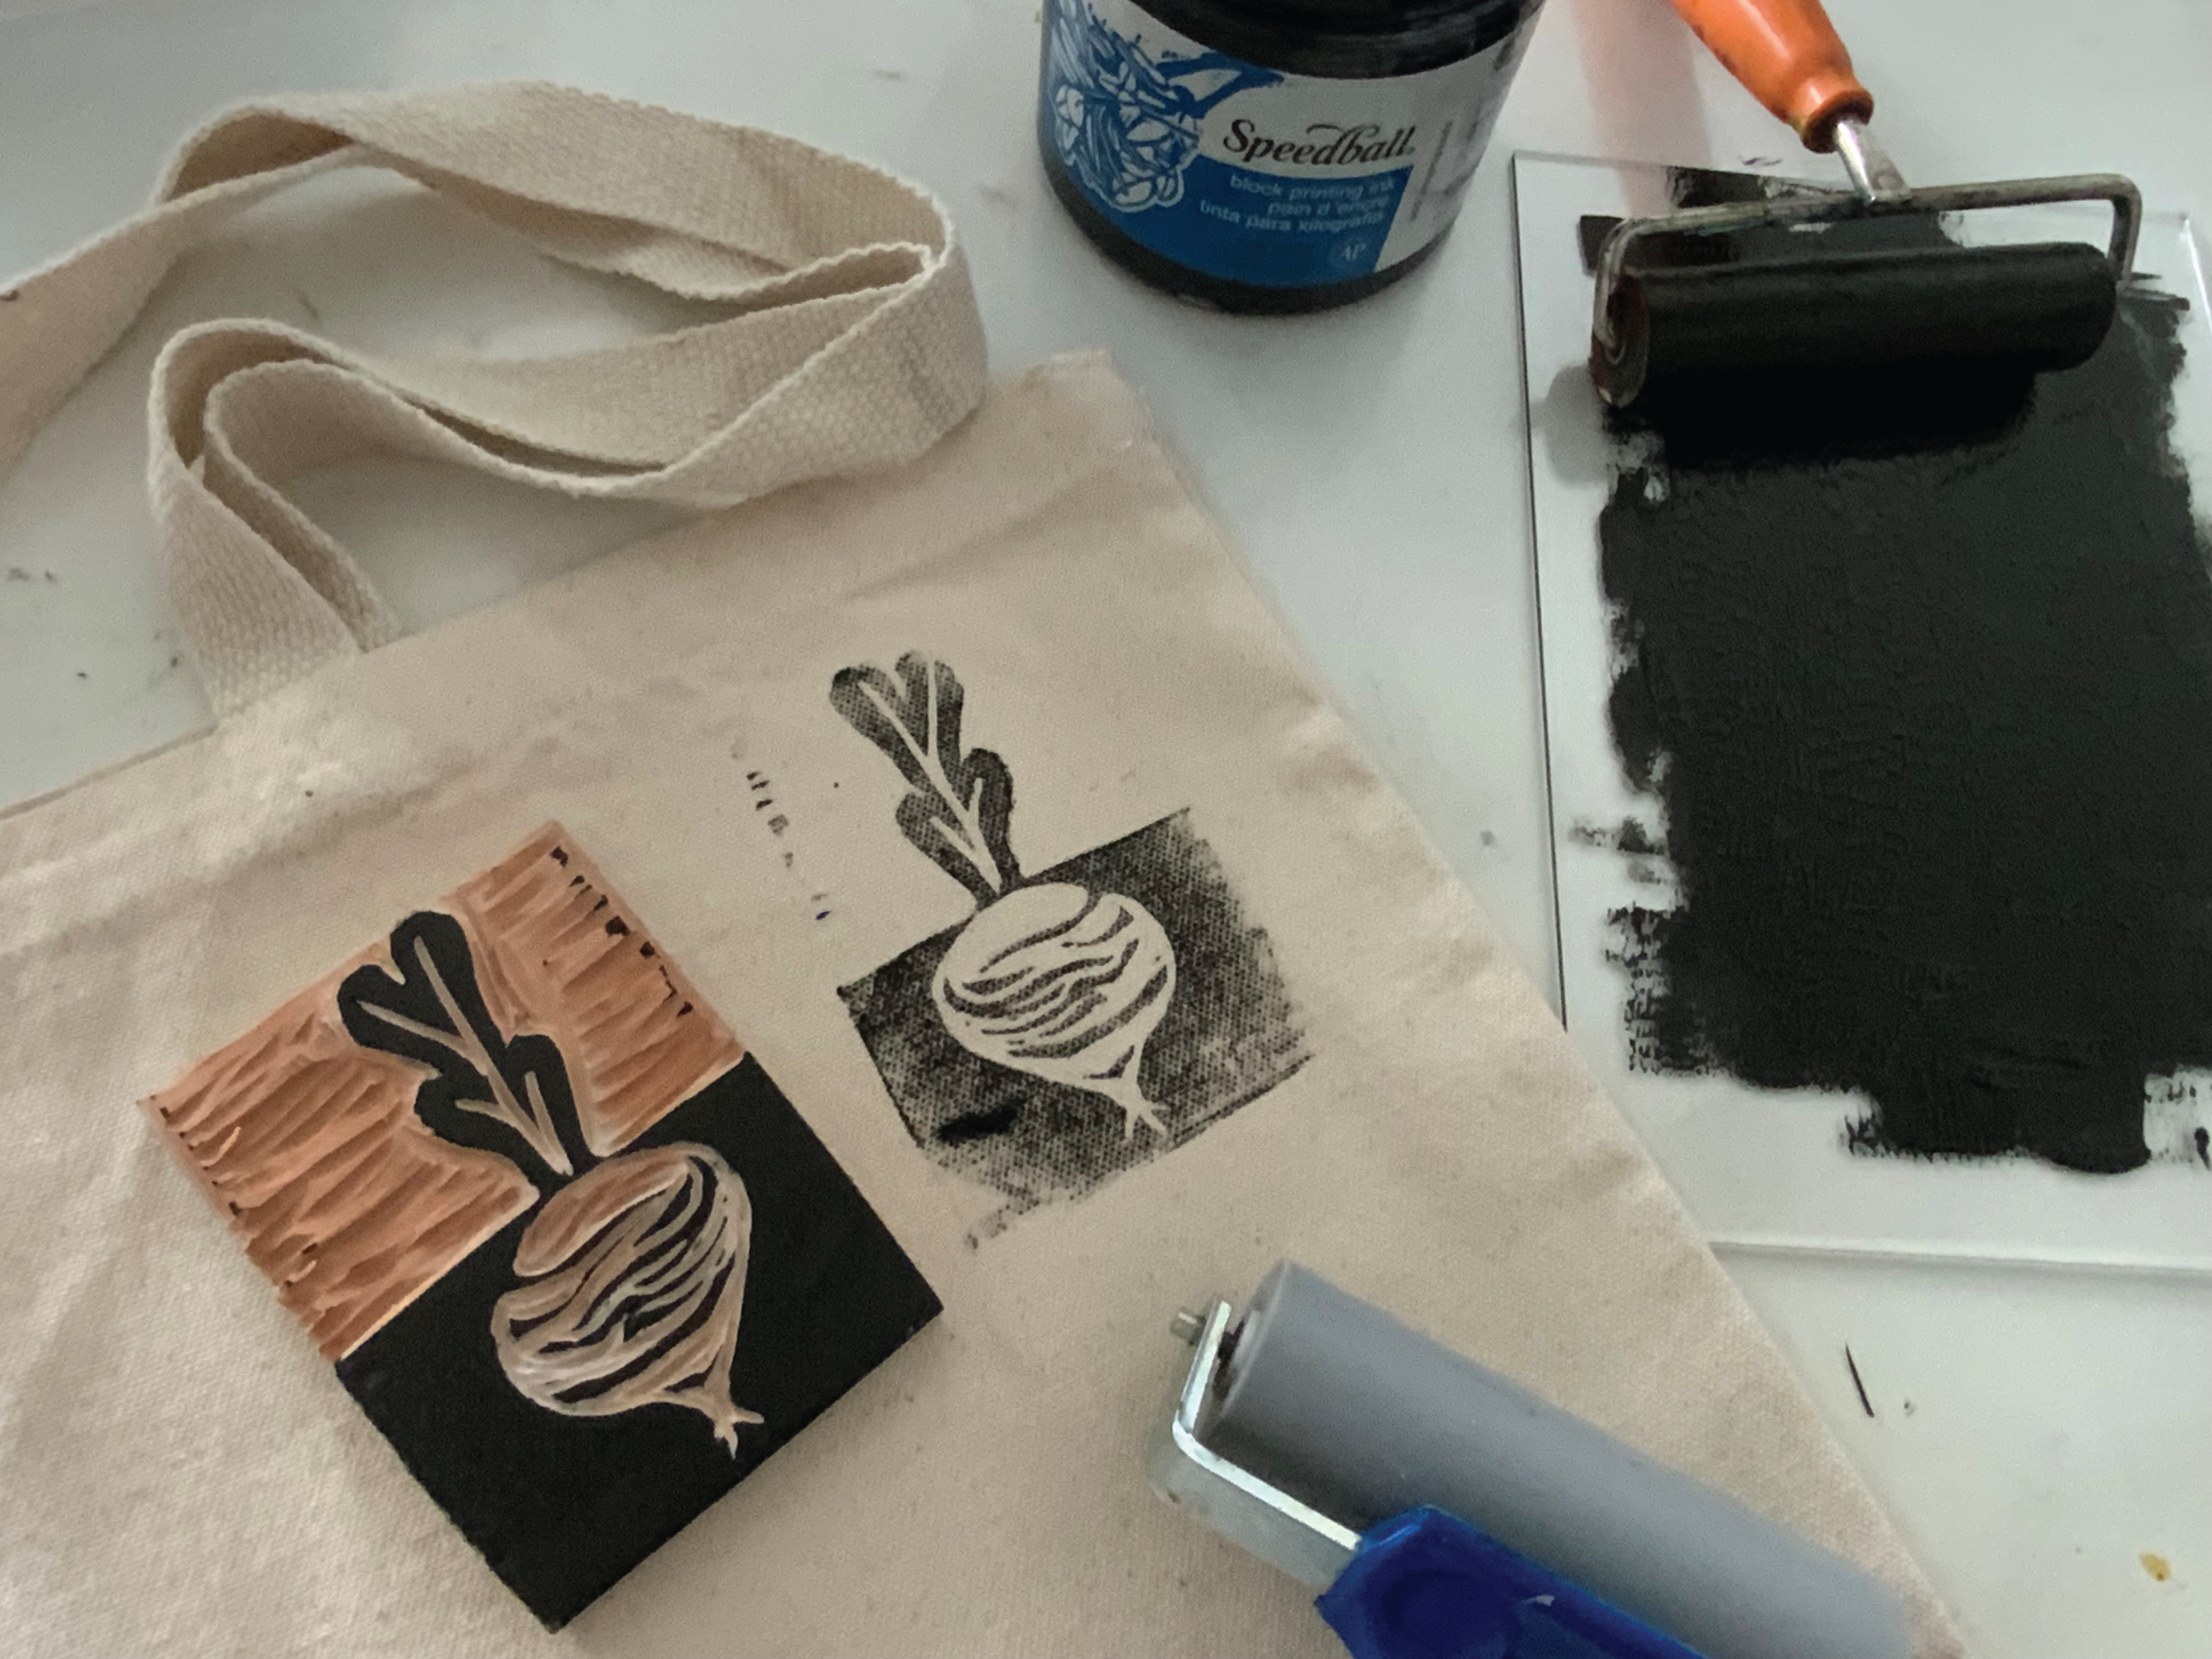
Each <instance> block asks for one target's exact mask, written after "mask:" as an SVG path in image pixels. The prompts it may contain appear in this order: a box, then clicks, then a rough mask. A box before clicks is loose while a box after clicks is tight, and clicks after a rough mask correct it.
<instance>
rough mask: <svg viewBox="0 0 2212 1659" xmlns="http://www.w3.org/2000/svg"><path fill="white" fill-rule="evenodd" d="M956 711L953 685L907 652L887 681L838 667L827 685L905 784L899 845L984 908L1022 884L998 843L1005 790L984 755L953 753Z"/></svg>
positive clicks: (1002, 770)
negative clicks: (909, 846)
mask: <svg viewBox="0 0 2212 1659" xmlns="http://www.w3.org/2000/svg"><path fill="white" fill-rule="evenodd" d="M829 702H830V706H831V707H832V708H836V711H837V712H838V713H839V714H842V715H843V716H844V717H845V718H846V720H848V721H850V722H851V723H852V726H853V727H854V730H856V731H857V732H860V735H861V736H862V737H864V738H867V740H868V741H869V742H870V743H872V744H875V745H876V747H877V748H878V749H880V750H883V751H884V753H885V754H886V755H888V756H890V759H891V763H892V764H893V765H894V766H896V767H897V768H898V769H899V771H900V773H901V774H902V775H903V776H904V777H905V779H906V781H907V785H908V794H907V797H906V799H904V800H902V801H901V802H900V803H899V804H898V826H899V828H900V829H902V830H904V831H905V832H906V838H907V839H908V841H910V842H913V843H914V844H915V846H916V847H918V848H921V851H922V853H923V854H925V855H926V856H927V858H929V859H930V860H932V861H933V862H934V863H935V864H936V865H937V866H938V867H939V869H941V870H943V871H944V872H945V873H946V874H947V875H949V876H951V878H953V879H954V880H955V881H957V882H958V883H959V884H961V885H962V886H963V887H965V888H966V889H967V890H969V892H971V893H973V894H974V895H975V898H976V902H978V903H981V904H988V903H989V902H991V901H992V900H993V899H994V898H996V897H998V896H999V895H1000V894H1001V893H1003V892H1006V890H1009V889H1010V888H1012V887H1015V886H1018V885H1019V884H1020V882H1021V878H1022V872H1021V868H1020V866H1018V865H1017V864H1016V863H1015V862H1014V854H1013V848H1012V846H1011V845H1010V844H1009V842H1008V841H1007V839H1006V834H1007V827H1008V825H1009V823H1011V822H1012V817H1013V811H1014V781H1013V779H1012V776H1010V775H1008V773H1007V771H1006V763H1005V762H1004V761H1002V760H1000V758H999V757H997V756H996V755H994V754H993V753H992V752H991V751H990V750H987V749H975V750H965V751H963V750H962V748H961V746H960V716H961V712H962V708H963V704H964V703H965V702H966V693H965V692H963V690H962V689H961V685H960V680H959V677H958V676H957V675H956V674H954V673H953V671H951V669H950V668H948V667H946V666H945V665H944V664H943V663H939V662H932V661H930V660H929V659H927V658H925V657H921V656H917V655H915V653H912V652H909V653H907V654H906V655H905V656H903V657H901V658H900V659H899V661H898V671H897V678H896V679H894V678H892V677H891V676H890V675H889V674H886V673H884V671H883V670H881V669H880V668H848V669H844V670H842V671H840V672H839V673H838V675H837V676H836V678H835V679H833V680H832V681H831V682H830V684H829Z"/></svg>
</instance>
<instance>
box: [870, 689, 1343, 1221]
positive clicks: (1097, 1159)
mask: <svg viewBox="0 0 2212 1659" xmlns="http://www.w3.org/2000/svg"><path fill="white" fill-rule="evenodd" d="M830 702H831V703H832V704H833V705H834V707H835V708H836V710H837V712H838V713H839V714H842V716H843V717H844V718H845V720H847V721H848V722H849V723H850V724H851V726H853V727H854V730H855V731H857V732H859V733H860V735H861V736H862V737H864V738H866V739H867V740H868V741H869V742H870V743H872V744H874V745H875V746H876V748H877V749H878V750H881V751H882V752H883V754H884V757H886V758H887V759H888V760H889V761H890V763H891V765H892V766H894V767H895V768H896V769H897V772H898V775H899V776H900V778H901V779H902V781H903V782H904V784H905V786H906V792H905V793H904V794H903V795H902V797H901V798H900V799H899V800H898V803H897V805H896V809H895V812H894V817H895V821H896V826H897V828H898V829H899V830H900V831H902V833H903V834H904V836H905V838H906V840H907V841H908V842H910V843H911V844H912V846H913V847H914V848H915V849H916V850H918V851H919V852H921V854H923V856H925V857H926V858H927V859H928V860H930V861H931V862H932V863H933V864H934V865H936V866H937V867H938V868H939V870H941V871H942V872H944V873H945V876H947V877H948V878H951V879H952V880H954V881H957V882H958V883H959V884H961V885H962V886H963V887H964V888H966V889H967V890H968V891H969V894H970V895H971V896H973V898H974V900H975V913H974V914H973V915H970V916H969V918H968V919H967V920H966V921H963V922H962V923H961V924H960V925H959V926H957V927H951V928H948V929H946V930H945V931H944V932H942V933H938V934H936V935H935V936H934V937H933V938H930V939H924V940H922V941H921V943H920V944H918V945H915V946H913V947H912V948H911V949H910V950H908V951H904V952H902V954H900V955H899V956H897V957H895V958H893V959H892V960H891V961H890V962H888V963H884V965H883V966H882V967H880V968H878V969H877V970H876V971H875V972H873V973H872V974H870V975H867V976H866V977H865V978H863V979H860V980H858V981H854V983H852V984H849V985H846V986H843V987H840V994H841V995H842V997H843V998H844V1000H845V1003H846V1006H847V1007H848V1010H849V1011H850V1012H851V1014H852V1018H853V1023H854V1025H855V1026H856V1027H857V1028H858V1029H859V1030H860V1036H861V1037H862V1039H863V1040H864V1041H865V1042H866V1044H867V1046H868V1051H869V1053H870V1054H871V1055H872V1057H873V1059H874V1060H875V1064H876V1068H877V1070H878V1073H880V1074H881V1075H882V1077H883V1079H884V1085H885V1086H886V1087H887V1088H888V1089H889V1090H890V1095H891V1098H892V1101H893V1102H894V1103H896V1106H897V1108H898V1110H899V1113H900V1115H902V1117H903V1118H904V1120H905V1122H906V1127H907V1129H908V1133H910V1134H912V1136H913V1137H914V1139H915V1144H916V1145H917V1146H920V1147H921V1149H922V1150H923V1151H924V1152H927V1154H928V1155H929V1156H930V1157H932V1158H935V1159H936V1160H937V1161H938V1162H939V1163H940V1164H944V1165H945V1167H947V1168H949V1169H951V1170H956V1171H957V1172H959V1173H961V1174H963V1175H964V1176H969V1177H970V1178H972V1179H974V1180H975V1181H978V1182H982V1183H984V1184H986V1185H987V1186H988V1187H990V1188H995V1189H996V1190H997V1191H998V1192H999V1193H1000V1194H1003V1195H1004V1197H1005V1199H1006V1204H1005V1205H1004V1206H1003V1207H1002V1208H1001V1210H1000V1212H998V1219H999V1220H1000V1222H1003V1221H1004V1220H1005V1219H1006V1218H1011V1217H1012V1216H1013V1215H1016V1214H1018V1213H1019V1212H1022V1211H1024V1210H1026V1209H1028V1208H1030V1207H1032V1206H1035V1205H1036V1204H1039V1203H1042V1202H1044V1201H1046V1200H1050V1199H1054V1198H1064V1197H1073V1196H1076V1195H1079V1194H1083V1193H1085V1192H1088V1191H1090V1190H1091V1188H1094V1187H1096V1186H1097V1184H1098V1183H1099V1182H1102V1181H1104V1180H1106V1179H1108V1178H1109V1177H1110V1176H1114V1175H1115V1174H1118V1173H1119V1172H1121V1171H1122V1170H1127V1169H1130V1168H1132V1167H1133V1166H1135V1165H1137V1164H1141V1163H1144V1162H1146V1161H1148V1160H1150V1159H1152V1158H1157V1157H1158V1156H1160V1155H1161V1154H1162V1153H1164V1152H1168V1151H1170V1150H1172V1149H1173V1148H1174V1147H1176V1146H1180V1145H1182V1143H1183V1142H1185V1141H1187V1140H1188V1139H1191V1138H1192V1137H1194V1136H1195V1135H1197V1134H1199V1133H1201V1132H1203V1131H1204V1130H1205V1129H1206V1127H1209V1126H1210V1125H1212V1124H1213V1123H1215V1122H1217V1121H1219V1120H1220V1119H1221V1118H1223V1117H1225V1116H1226V1115H1228V1114H1229V1113H1231V1112H1233V1111H1235V1110H1236V1109H1237V1108H1239V1107H1240V1106H1243V1105H1245V1104H1247V1103H1249V1102H1251V1101H1253V1100H1255V1099H1256V1098H1257V1097H1259V1096H1261V1095H1262V1094H1265V1093H1266V1092H1267V1091H1268V1090H1270V1089H1272V1088H1273V1087H1274V1086H1275V1085H1277V1084H1279V1083H1280V1082H1282V1081H1283V1080H1284V1079H1286V1078H1288V1077H1289V1076H1291V1073H1294V1072H1296V1071H1297V1068H1298V1067H1299V1066H1301V1065H1302V1064H1304V1060H1305V1057H1306V1056H1305V1048H1304V1042H1303V1038H1302V1036H1301V1034H1300V1031H1299V1030H1298V1027H1297V1022H1296V1020H1295V1018H1293V1014H1292V1011H1291V1003H1290V1000H1289V998H1288V996H1287V994H1285V990H1284V988H1283V983H1282V980H1281V977H1280V975H1279V973H1278V972H1277V970H1276V967H1275V960H1274V951H1273V947H1272V946H1271V945H1270V944H1269V942H1268V939H1267V934H1266V933H1265V932H1264V931H1262V930H1261V928H1259V927H1256V926H1255V925H1253V924H1252V923H1251V922H1250V921H1249V920H1248V919H1247V917H1246V915H1245V913H1244V908H1243V904H1242V903H1241V902H1239V900H1238V898H1237V895H1236V894H1235V893H1234V891H1232V890H1231V887H1230V884H1229V881H1228V878H1227V877H1226V875H1225V872H1223V869H1222V866H1221V862H1220V860H1219V859H1218V858H1217V857H1216V856H1215V854H1214V852H1213V849H1212V848H1211V847H1209V846H1208V845H1207V844H1206V842H1205V841H1204V840H1202V839H1201V838H1200V836H1199V835H1198V834H1197V832H1196V831H1195V830H1194V829H1193V828H1192V827H1191V823H1190V815H1189V814H1188V812H1177V813H1175V814H1173V815H1171V816H1170V817H1164V818H1161V819H1159V820H1158V821H1157V822H1156V823H1150V824H1146V825H1145V826H1144V827H1142V828H1140V829H1136V830H1134V831H1133V832H1131V833H1129V834H1127V835H1124V836H1120V837H1118V838H1117V839H1115V840H1112V841H1109V842H1106V843H1105V844H1104V845H1103V846H1100V847H1096V848H1092V849H1091V851H1089V852H1086V853H1082V854H1077V855H1076V856H1074V857H1073V858H1068V859H1065V860H1061V861H1060V863H1058V864H1055V865H1054V866H1051V867H1050V868H1048V869H1045V870H1042V871H1038V872H1026V871H1024V868H1023V866H1022V865H1021V862H1020V860H1018V858H1017V857H1016V855H1015V851H1014V844H1013V830H1014V823H1015V816H1014V780H1013V775H1012V772H1011V771H1010V770H1009V769H1008V767H1007V764H1006V761H1005V760H1004V759H1003V758H1002V757H1000V755H999V754H997V753H996V752H994V751H993V750H988V749H981V748H970V747H969V746H968V738H967V733H966V731H965V723H966V720H967V714H968V711H967V706H966V703H967V699H966V693H965V690H964V689H963V686H962V684H961V683H960V679H959V678H958V676H957V675H956V674H955V673H954V672H953V671H952V669H951V667H950V666H948V665H946V664H945V663H942V662H939V661H935V660H933V659H929V658H927V657H924V656H921V655H919V654H915V653H909V654H908V655H907V656H905V657H902V659H900V660H899V662H898V664H897V665H896V668H894V669H892V670H891V671H884V670H883V669H880V668H873V667H856V668H848V669H846V670H844V671H842V672H841V673H839V674H838V675H837V676H836V679H835V681H834V683H833V684H832V685H831V688H830ZM1049 758H1050V757H1042V756H1040V757H1036V761H1037V769H1038V770H1039V771H1040V772H1042V771H1043V770H1044V767H1045V764H1046V763H1047V762H1048V759H1049ZM1025 764H1026V761H1025ZM989 1230H990V1229H989V1228H988V1227H987V1228H986V1231H989Z"/></svg>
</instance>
